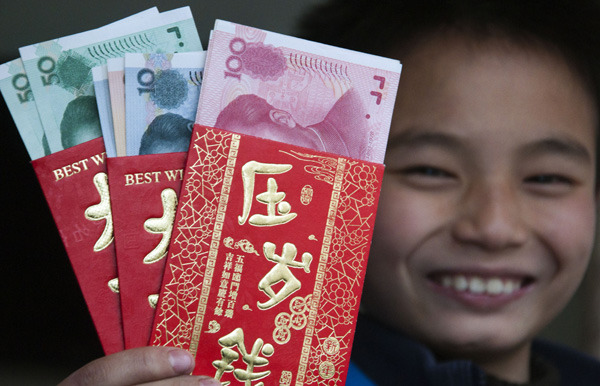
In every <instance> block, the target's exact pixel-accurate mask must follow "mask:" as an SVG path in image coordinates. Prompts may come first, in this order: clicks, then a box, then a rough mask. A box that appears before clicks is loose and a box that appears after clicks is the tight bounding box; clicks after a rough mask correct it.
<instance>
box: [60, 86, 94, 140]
mask: <svg viewBox="0 0 600 386" xmlns="http://www.w3.org/2000/svg"><path fill="white" fill-rule="evenodd" d="M83 126H89V128H87V129H86V130H91V132H88V133H82V132H81V131H82V130H83ZM101 136H102V131H101V129H100V117H99V115H98V106H97V104H96V97H94V96H89V95H84V96H79V97H77V98H75V99H73V100H72V101H71V102H69V104H67V107H66V108H65V111H64V113H63V117H62V120H61V122H60V138H61V142H62V145H63V148H64V149H68V148H70V147H72V146H75V145H79V144H80V143H81V140H82V139H81V138H85V140H87V139H91V138H98V137H101Z"/></svg>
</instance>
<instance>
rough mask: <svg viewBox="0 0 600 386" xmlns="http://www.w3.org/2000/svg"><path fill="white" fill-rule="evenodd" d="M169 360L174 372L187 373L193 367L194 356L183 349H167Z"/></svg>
mask: <svg viewBox="0 0 600 386" xmlns="http://www.w3.org/2000/svg"><path fill="white" fill-rule="evenodd" d="M169 362H170V363H171V366H172V367H173V370H175V372H176V373H189V372H191V371H192V370H193V369H194V358H193V357H192V354H190V353H189V352H187V351H185V350H171V351H169Z"/></svg>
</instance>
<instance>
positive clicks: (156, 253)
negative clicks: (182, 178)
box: [144, 188, 177, 264]
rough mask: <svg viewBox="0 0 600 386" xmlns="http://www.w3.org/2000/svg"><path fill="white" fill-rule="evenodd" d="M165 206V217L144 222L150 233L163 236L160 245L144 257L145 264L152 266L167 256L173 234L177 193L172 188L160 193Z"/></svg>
mask: <svg viewBox="0 0 600 386" xmlns="http://www.w3.org/2000/svg"><path fill="white" fill-rule="evenodd" d="M160 198H161V201H162V206H163V215H162V217H159V218H149V219H148V220H146V221H145V222H144V229H145V230H146V232H149V233H157V234H160V235H162V238H161V240H160V242H159V243H158V245H157V246H156V247H155V248H154V249H153V250H152V251H150V252H149V253H148V254H147V255H146V257H144V264H152V263H155V262H157V261H159V260H161V259H162V258H163V257H165V256H166V255H167V249H168V247H169V241H170V240H171V233H172V232H173V221H174V220H175V210H176V209H177V193H175V191H174V190H173V189H171V188H167V189H164V190H163V191H162V192H161V193H160Z"/></svg>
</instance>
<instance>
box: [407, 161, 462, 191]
mask: <svg viewBox="0 0 600 386" xmlns="http://www.w3.org/2000/svg"><path fill="white" fill-rule="evenodd" d="M396 174H397V176H398V177H399V178H400V181H403V182H404V183H406V184H407V185H409V186H412V187H414V188H417V189H427V190H429V189H440V188H447V187H449V186H450V185H453V184H454V182H455V181H456V178H457V177H456V174H454V173H452V172H450V171H448V170H446V169H441V168H438V167H435V166H427V165H418V166H409V167H405V168H401V169H398V170H397V172H396Z"/></svg>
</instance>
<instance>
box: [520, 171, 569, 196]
mask: <svg viewBox="0 0 600 386" xmlns="http://www.w3.org/2000/svg"><path fill="white" fill-rule="evenodd" d="M524 182H525V186H527V187H529V189H530V191H532V192H533V193H535V194H540V195H542V196H560V195H563V194H566V193H568V192H569V191H571V188H572V187H573V186H574V185H575V184H576V182H575V180H574V179H573V178H570V177H567V176H564V175H560V174H536V175H533V176H530V177H527V178H525V180H524Z"/></svg>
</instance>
